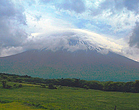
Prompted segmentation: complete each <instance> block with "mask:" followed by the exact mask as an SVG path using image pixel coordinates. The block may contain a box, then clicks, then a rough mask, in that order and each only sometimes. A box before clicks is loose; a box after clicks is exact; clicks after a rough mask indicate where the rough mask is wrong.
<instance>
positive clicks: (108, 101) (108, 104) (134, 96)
mask: <svg viewBox="0 0 139 110" xmlns="http://www.w3.org/2000/svg"><path fill="white" fill-rule="evenodd" d="M8 84H10V85H13V84H15V83H8ZM16 84H17V83H16ZM17 85H18V84H17ZM22 85H23V87H21V88H11V89H3V88H2V84H0V110H44V109H48V110H114V107H115V105H116V107H117V109H116V110H139V93H123V92H105V91H99V90H91V89H88V90H87V89H83V88H74V87H61V86H59V87H57V88H58V89H48V88H47V87H46V88H41V87H40V85H33V84H22Z"/></svg>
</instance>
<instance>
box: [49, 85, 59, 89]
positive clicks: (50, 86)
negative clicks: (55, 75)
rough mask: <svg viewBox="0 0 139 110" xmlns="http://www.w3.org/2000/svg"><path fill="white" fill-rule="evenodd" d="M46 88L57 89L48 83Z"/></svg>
mask: <svg viewBox="0 0 139 110" xmlns="http://www.w3.org/2000/svg"><path fill="white" fill-rule="evenodd" d="M48 88H49V89H57V88H56V87H55V86H54V85H53V84H49V86H48Z"/></svg>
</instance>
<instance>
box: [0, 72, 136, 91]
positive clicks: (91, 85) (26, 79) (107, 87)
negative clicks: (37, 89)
mask: <svg viewBox="0 0 139 110" xmlns="http://www.w3.org/2000/svg"><path fill="white" fill-rule="evenodd" d="M3 80H6V81H11V82H19V83H32V84H44V85H49V86H50V88H52V87H53V85H61V86H68V87H79V88H85V89H96V90H103V91H118V92H134V93H139V80H136V81H134V82H133V81H131V82H113V81H106V82H101V81H87V80H81V79H77V78H72V79H71V78H61V79H43V78H34V77H31V76H28V75H24V76H19V75H14V74H6V73H0V81H3ZM4 83H5V82H4Z"/></svg>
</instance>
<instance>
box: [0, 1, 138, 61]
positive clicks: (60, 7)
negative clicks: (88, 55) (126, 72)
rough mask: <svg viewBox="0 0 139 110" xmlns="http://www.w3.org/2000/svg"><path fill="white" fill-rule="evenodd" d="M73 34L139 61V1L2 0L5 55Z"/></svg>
mask: <svg viewBox="0 0 139 110" xmlns="http://www.w3.org/2000/svg"><path fill="white" fill-rule="evenodd" d="M70 38H73V39H76V38H78V39H80V40H81V41H82V40H83V41H86V42H88V43H89V44H90V45H92V46H93V47H94V48H103V50H102V52H103V51H107V52H108V51H112V52H115V53H118V54H120V55H123V56H126V57H128V58H131V59H133V60H135V61H139V0H0V56H1V57H3V56H8V55H13V54H17V53H20V52H23V51H26V50H29V49H43V48H49V49H53V48H55V47H58V46H59V48H60V47H62V46H64V47H65V48H67V49H69V50H71V51H74V50H76V49H81V48H82V49H85V48H86V47H84V46H83V45H82V44H79V45H78V46H72V47H70V46H69V45H67V42H68V40H69V39H70ZM107 52H106V53H107ZM104 53H105V52H104Z"/></svg>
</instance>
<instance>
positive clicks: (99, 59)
mask: <svg viewBox="0 0 139 110" xmlns="http://www.w3.org/2000/svg"><path fill="white" fill-rule="evenodd" d="M0 72H8V73H16V74H27V75H31V76H38V77H43V78H62V77H63V78H81V79H87V80H100V81H108V80H112V81H133V80H137V79H139V63H138V62H135V61H132V60H130V59H128V58H126V57H123V56H120V55H118V54H115V53H112V52H109V53H108V54H101V53H98V52H97V51H95V50H77V51H74V52H70V51H67V50H58V51H55V52H54V51H50V50H41V51H40V50H31V51H26V52H23V53H20V54H17V55H13V56H9V57H4V58H0Z"/></svg>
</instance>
